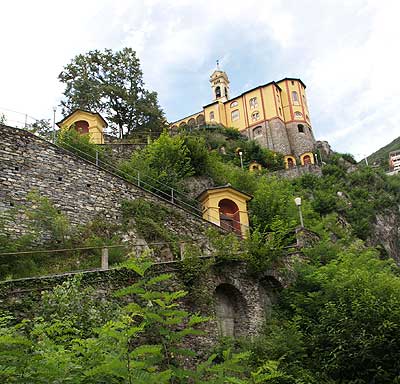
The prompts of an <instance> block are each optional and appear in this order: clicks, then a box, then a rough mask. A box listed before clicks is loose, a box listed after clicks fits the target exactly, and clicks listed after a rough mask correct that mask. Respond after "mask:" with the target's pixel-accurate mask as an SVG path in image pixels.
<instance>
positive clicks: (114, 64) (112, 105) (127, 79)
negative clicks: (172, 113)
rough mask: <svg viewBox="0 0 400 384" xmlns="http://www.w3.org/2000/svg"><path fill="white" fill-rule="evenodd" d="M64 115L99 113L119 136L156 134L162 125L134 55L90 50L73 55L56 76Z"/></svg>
mask: <svg viewBox="0 0 400 384" xmlns="http://www.w3.org/2000/svg"><path fill="white" fill-rule="evenodd" d="M58 78H59V80H60V81H61V82H62V83H63V84H65V90H64V93H63V94H64V96H65V99H64V100H63V101H62V102H61V105H62V107H63V113H64V114H65V115H66V114H68V113H70V112H72V111H73V110H74V109H76V108H81V109H85V110H91V111H96V112H99V113H102V114H103V115H104V117H105V118H106V119H107V121H108V123H109V124H110V126H111V127H112V128H114V130H116V131H118V133H119V135H120V136H121V137H122V136H123V135H125V136H129V135H130V134H131V133H133V132H135V131H149V130H152V131H153V132H154V131H160V130H161V129H162V127H163V126H164V124H165V119H164V114H163V111H162V110H161V108H160V107H159V105H158V101H157V93H156V92H151V91H148V90H147V89H146V88H145V86H144V82H143V73H142V71H141V69H140V62H139V59H138V58H137V56H136V52H135V51H134V50H133V49H131V48H123V49H122V50H121V51H116V52H113V51H112V50H111V49H105V50H104V51H99V50H94V51H89V52H88V53H86V54H80V55H77V56H76V57H74V58H73V59H72V61H71V62H70V63H69V64H68V65H66V66H65V67H64V69H63V71H62V72H61V73H60V74H59V76H58Z"/></svg>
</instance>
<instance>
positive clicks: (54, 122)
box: [53, 107, 57, 143]
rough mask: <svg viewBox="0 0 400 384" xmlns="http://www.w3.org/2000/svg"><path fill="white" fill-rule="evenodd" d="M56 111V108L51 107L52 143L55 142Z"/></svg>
mask: <svg viewBox="0 0 400 384" xmlns="http://www.w3.org/2000/svg"><path fill="white" fill-rule="evenodd" d="M56 111H57V107H53V143H55V142H56Z"/></svg>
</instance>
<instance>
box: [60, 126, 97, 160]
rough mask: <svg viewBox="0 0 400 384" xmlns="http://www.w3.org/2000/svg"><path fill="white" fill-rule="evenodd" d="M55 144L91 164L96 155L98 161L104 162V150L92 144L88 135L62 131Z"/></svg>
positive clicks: (67, 130) (71, 130)
mask: <svg viewBox="0 0 400 384" xmlns="http://www.w3.org/2000/svg"><path fill="white" fill-rule="evenodd" d="M56 144H57V145H59V146H60V147H62V148H64V149H66V150H67V151H70V152H73V153H75V154H76V155H77V156H79V157H83V158H84V159H86V160H89V161H91V162H92V163H94V162H95V161H96V154H97V156H98V159H99V160H100V161H104V149H103V148H102V147H100V146H98V145H97V144H94V143H92V142H91V141H90V136H89V135H82V134H80V133H78V132H77V131H76V130H75V129H62V130H61V131H60V132H59V134H58V136H57V142H56Z"/></svg>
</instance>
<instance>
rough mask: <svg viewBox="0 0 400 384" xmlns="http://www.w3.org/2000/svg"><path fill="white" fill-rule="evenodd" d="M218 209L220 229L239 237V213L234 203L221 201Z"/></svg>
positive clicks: (225, 200)
mask: <svg viewBox="0 0 400 384" xmlns="http://www.w3.org/2000/svg"><path fill="white" fill-rule="evenodd" d="M218 207H219V219H220V223H221V227H222V228H224V229H227V230H228V231H232V232H235V233H237V234H238V235H241V233H242V232H241V226H240V212H239V207H238V206H237V205H236V203H235V202H234V201H232V200H229V199H222V200H220V202H219V203H218Z"/></svg>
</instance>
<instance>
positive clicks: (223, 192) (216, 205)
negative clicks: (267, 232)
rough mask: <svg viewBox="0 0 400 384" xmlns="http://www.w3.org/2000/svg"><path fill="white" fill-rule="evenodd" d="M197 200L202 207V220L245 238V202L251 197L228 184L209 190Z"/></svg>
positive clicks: (246, 224) (246, 225)
mask: <svg viewBox="0 0 400 384" xmlns="http://www.w3.org/2000/svg"><path fill="white" fill-rule="evenodd" d="M197 199H198V200H199V201H200V203H201V205H202V212H203V219H205V220H207V221H210V222H211V223H214V224H215V225H218V226H219V227H221V228H224V229H226V230H228V231H231V232H234V233H236V234H237V235H239V236H241V237H243V238H246V237H247V236H248V234H249V214H248V209H247V202H248V201H249V200H251V199H252V197H251V196H250V195H248V194H246V193H243V192H240V191H239V190H237V189H235V188H232V187H231V186H230V185H229V184H228V185H225V186H222V187H214V188H209V189H206V190H205V191H203V192H202V193H201V194H200V195H199V196H198V197H197Z"/></svg>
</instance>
